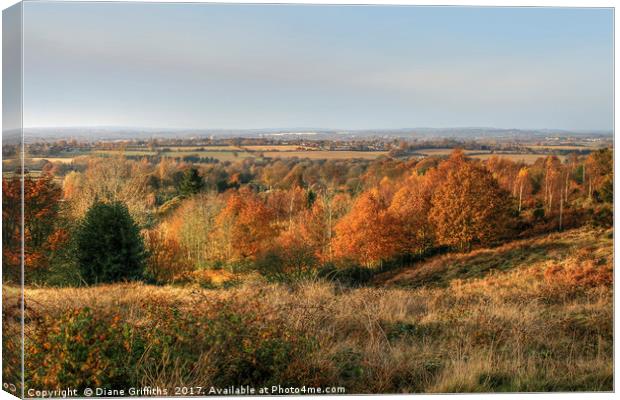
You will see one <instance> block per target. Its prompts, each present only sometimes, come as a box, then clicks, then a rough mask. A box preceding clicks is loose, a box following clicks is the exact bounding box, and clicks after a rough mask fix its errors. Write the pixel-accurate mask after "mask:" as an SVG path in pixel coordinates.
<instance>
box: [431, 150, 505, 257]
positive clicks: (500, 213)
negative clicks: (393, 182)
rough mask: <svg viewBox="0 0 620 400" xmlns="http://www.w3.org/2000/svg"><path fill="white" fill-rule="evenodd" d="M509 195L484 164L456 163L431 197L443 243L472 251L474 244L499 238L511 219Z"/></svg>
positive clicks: (434, 220) (436, 225)
mask: <svg viewBox="0 0 620 400" xmlns="http://www.w3.org/2000/svg"><path fill="white" fill-rule="evenodd" d="M508 196H509V195H508V193H507V192H505V191H503V190H502V189H500V187H499V185H498V184H497V181H495V179H493V177H492V175H491V173H490V172H488V171H487V170H486V169H485V168H483V167H481V166H480V165H475V164H473V163H472V162H466V161H462V162H458V163H454V164H452V165H451V168H450V169H449V170H448V171H447V175H446V178H445V180H443V182H441V184H440V185H439V186H438V187H437V189H436V191H435V193H434V194H433V197H432V200H431V212H430V217H429V218H430V221H431V222H432V223H433V225H434V226H435V233H436V235H437V239H438V241H439V243H440V244H443V245H447V246H452V247H456V248H458V249H459V250H461V251H465V250H467V251H468V250H470V249H471V246H472V245H473V244H474V243H482V244H487V243H490V242H493V241H495V240H497V239H499V238H500V237H501V236H502V235H503V234H504V233H505V231H506V229H507V226H508V222H509V218H510V214H509V198H508Z"/></svg>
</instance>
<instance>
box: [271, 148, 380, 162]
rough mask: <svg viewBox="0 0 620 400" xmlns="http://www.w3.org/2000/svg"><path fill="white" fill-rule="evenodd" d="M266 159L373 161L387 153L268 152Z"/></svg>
mask: <svg viewBox="0 0 620 400" xmlns="http://www.w3.org/2000/svg"><path fill="white" fill-rule="evenodd" d="M263 154H264V155H265V157H271V158H293V157H298V158H309V159H312V160H320V159H326V160H348V159H354V158H363V159H366V160H373V159H375V158H378V157H381V156H385V155H387V154H388V152H387V151H329V150H319V151H266V152H264V153H263Z"/></svg>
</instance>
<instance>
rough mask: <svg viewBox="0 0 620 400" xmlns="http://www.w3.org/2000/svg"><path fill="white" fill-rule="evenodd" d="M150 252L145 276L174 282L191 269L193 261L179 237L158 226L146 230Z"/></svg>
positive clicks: (145, 239)
mask: <svg viewBox="0 0 620 400" xmlns="http://www.w3.org/2000/svg"><path fill="white" fill-rule="evenodd" d="M144 243H145V246H146V250H147V252H148V257H147V259H146V271H145V272H146V273H145V276H146V277H147V279H149V280H153V281H155V282H158V283H165V282H174V281H175V280H177V279H180V278H183V274H184V273H186V272H189V271H191V269H192V266H191V263H190V262H189V261H188V260H187V258H186V257H185V256H184V254H183V251H182V248H181V245H180V243H179V241H178V240H177V238H175V237H173V236H171V235H169V234H168V233H167V232H166V231H165V229H162V227H158V228H155V229H150V230H147V231H145V232H144Z"/></svg>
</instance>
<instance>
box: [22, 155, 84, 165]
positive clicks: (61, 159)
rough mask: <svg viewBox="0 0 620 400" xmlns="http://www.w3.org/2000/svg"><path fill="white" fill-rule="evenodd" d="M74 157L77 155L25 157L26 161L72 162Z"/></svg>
mask: <svg viewBox="0 0 620 400" xmlns="http://www.w3.org/2000/svg"><path fill="white" fill-rule="evenodd" d="M74 159H75V157H28V158H25V159H24V162H25V163H28V162H39V161H43V160H47V161H49V162H59V163H63V164H71V163H72V162H73V160H74Z"/></svg>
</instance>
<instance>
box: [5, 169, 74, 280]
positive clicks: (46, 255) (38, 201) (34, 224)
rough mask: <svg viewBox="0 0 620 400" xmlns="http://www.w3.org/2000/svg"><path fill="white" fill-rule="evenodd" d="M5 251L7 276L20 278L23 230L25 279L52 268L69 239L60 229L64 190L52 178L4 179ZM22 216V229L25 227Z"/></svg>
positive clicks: (45, 176) (27, 176)
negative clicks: (53, 258)
mask: <svg viewBox="0 0 620 400" xmlns="http://www.w3.org/2000/svg"><path fill="white" fill-rule="evenodd" d="M2 193H3V198H2V248H3V266H4V271H5V276H7V277H10V278H11V279H18V277H19V275H20V273H19V271H20V268H21V245H22V228H23V240H24V268H25V278H26V280H29V279H30V278H32V277H33V276H34V275H35V274H37V273H38V272H40V271H42V270H47V269H48V268H49V266H50V264H49V263H50V257H51V256H52V254H53V253H54V252H55V251H56V250H57V249H59V248H60V247H61V246H62V245H63V243H65V242H66V240H67V238H68V237H67V233H66V231H65V230H64V229H63V228H62V227H60V226H59V211H60V199H61V196H62V191H61V189H60V187H59V186H58V185H57V184H56V183H55V182H54V180H53V178H52V177H51V176H50V175H43V176H41V177H39V178H33V177H31V176H29V175H26V176H24V178H23V214H22V183H21V179H20V177H19V176H15V177H11V178H3V180H2ZM22 215H23V227H22Z"/></svg>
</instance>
